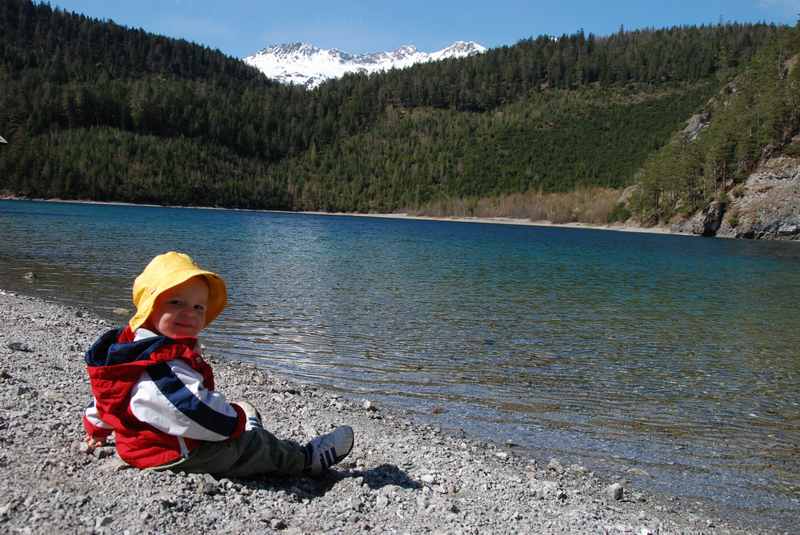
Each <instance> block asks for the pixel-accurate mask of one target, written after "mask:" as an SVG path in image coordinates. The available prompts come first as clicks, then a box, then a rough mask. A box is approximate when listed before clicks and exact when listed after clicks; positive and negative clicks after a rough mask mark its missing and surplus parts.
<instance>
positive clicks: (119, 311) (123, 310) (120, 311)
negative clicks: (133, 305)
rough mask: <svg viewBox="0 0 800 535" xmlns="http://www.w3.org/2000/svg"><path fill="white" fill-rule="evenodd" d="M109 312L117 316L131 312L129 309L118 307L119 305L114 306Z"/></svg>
mask: <svg viewBox="0 0 800 535" xmlns="http://www.w3.org/2000/svg"><path fill="white" fill-rule="evenodd" d="M111 312H112V313H113V314H115V315H117V316H129V315H130V313H131V311H130V310H128V309H127V308H120V307H117V308H115V309H114V310H112V311H111Z"/></svg>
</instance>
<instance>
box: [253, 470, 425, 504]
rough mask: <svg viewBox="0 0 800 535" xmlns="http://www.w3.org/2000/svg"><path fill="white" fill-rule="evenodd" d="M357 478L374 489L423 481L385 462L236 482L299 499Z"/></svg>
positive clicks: (413, 486)
mask: <svg viewBox="0 0 800 535" xmlns="http://www.w3.org/2000/svg"><path fill="white" fill-rule="evenodd" d="M355 477H361V478H363V480H364V483H365V484H366V485H367V486H369V488H370V489H372V490H377V489H380V488H383V487H386V486H389V485H394V486H397V487H401V488H404V489H419V488H421V487H422V485H421V484H420V483H418V482H416V481H414V480H413V479H411V478H410V477H409V476H408V474H406V473H405V472H404V471H402V470H401V469H400V468H398V467H397V466H395V465H393V464H382V465H380V466H376V467H375V468H371V469H369V470H347V471H338V470H331V471H330V472H329V473H328V474H327V475H326V476H324V477H323V478H320V479H278V480H274V479H273V480H269V481H266V480H260V481H255V480H246V479H239V480H237V482H238V483H239V484H241V485H244V486H246V487H250V488H251V489H266V490H271V491H274V492H278V491H283V492H285V493H286V494H289V495H291V496H294V497H295V498H296V499H297V500H298V501H300V500H304V499H314V498H320V497H322V496H324V495H325V494H327V492H328V491H329V490H331V489H332V488H333V487H334V486H335V485H336V484H337V483H338V482H339V481H342V480H344V479H349V478H355Z"/></svg>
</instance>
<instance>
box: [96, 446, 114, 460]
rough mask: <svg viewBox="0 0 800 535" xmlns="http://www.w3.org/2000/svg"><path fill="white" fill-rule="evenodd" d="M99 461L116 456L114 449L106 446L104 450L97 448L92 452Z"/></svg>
mask: <svg viewBox="0 0 800 535" xmlns="http://www.w3.org/2000/svg"><path fill="white" fill-rule="evenodd" d="M92 453H93V454H94V456H95V457H97V458H98V459H105V458H107V457H111V456H112V455H114V448H113V447H111V446H104V447H102V448H95V449H94V451H93V452H92Z"/></svg>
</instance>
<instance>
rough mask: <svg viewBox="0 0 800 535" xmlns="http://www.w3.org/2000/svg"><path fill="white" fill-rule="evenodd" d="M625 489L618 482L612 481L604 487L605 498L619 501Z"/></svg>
mask: <svg viewBox="0 0 800 535" xmlns="http://www.w3.org/2000/svg"><path fill="white" fill-rule="evenodd" d="M624 492H625V490H624V489H623V488H622V485H620V484H619V483H614V484H613V485H609V486H608V487H606V488H605V494H606V498H608V499H609V500H615V501H620V500H621V499H622V496H623V494H624Z"/></svg>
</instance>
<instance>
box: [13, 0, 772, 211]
mask: <svg viewBox="0 0 800 535" xmlns="http://www.w3.org/2000/svg"><path fill="white" fill-rule="evenodd" d="M784 32H785V29H783V28H776V27H774V26H770V25H735V24H732V25H719V26H706V27H681V28H671V29H665V30H639V31H632V32H627V31H623V30H622V29H621V30H620V32H618V33H616V34H614V35H611V36H606V37H598V36H594V35H591V34H589V35H585V34H584V32H582V31H579V32H577V33H575V34H573V35H564V36H561V37H558V38H555V37H550V36H541V37H538V38H531V39H527V40H523V41H520V42H519V43H517V44H516V45H514V46H510V47H502V48H498V49H494V50H490V51H488V52H487V53H485V54H482V55H480V56H475V57H471V58H465V59H461V60H448V61H444V62H439V63H430V64H424V65H418V66H416V67H413V68H410V69H406V70H402V71H391V72H388V73H384V74H381V75H377V76H372V77H366V76H360V75H351V76H347V77H345V78H343V79H341V80H336V81H331V82H329V83H326V84H324V85H323V86H322V87H320V88H318V89H316V90H314V91H306V90H304V89H302V88H297V87H287V86H282V85H279V84H276V83H273V82H270V81H269V80H267V79H266V78H264V77H263V76H262V75H261V74H260V73H258V72H257V71H255V70H254V69H252V68H250V67H248V66H246V65H244V64H243V63H242V62H240V61H239V60H236V59H233V58H229V57H226V56H224V55H223V54H221V53H220V52H218V51H213V50H210V49H208V48H206V47H202V46H199V45H195V44H191V43H188V42H186V41H181V40H173V39H167V38H164V37H160V36H157V35H152V34H148V33H146V32H144V31H142V30H132V29H127V28H124V27H122V26H119V25H117V24H115V23H113V22H110V21H97V20H92V19H89V18H86V17H84V16H80V15H74V14H70V13H66V12H63V11H60V10H54V9H52V8H51V7H49V6H48V5H44V4H34V3H31V2H29V1H25V0H4V1H3V2H2V3H0V35H2V36H3V38H2V39H0V135H2V136H3V137H5V138H6V139H7V140H8V144H7V145H2V146H0V194H2V193H6V194H16V195H27V196H34V197H61V198H83V199H96V200H118V201H131V202H161V203H169V204H189V205H219V206H240V207H252V208H283V209H337V210H362V211H366V210H381V211H383V210H394V209H398V208H409V207H415V206H420V205H423V204H425V203H427V202H429V201H431V200H435V199H441V198H451V197H465V196H487V195H498V194H504V193H512V192H521V191H528V190H539V189H541V190H543V191H567V190H570V189H572V188H575V187H576V186H592V185H604V186H622V185H625V184H628V183H630V182H631V181H632V180H633V176H634V174H635V173H636V171H637V169H639V168H640V167H641V165H642V163H643V162H644V161H645V160H646V159H647V157H648V155H650V154H651V153H652V152H653V151H655V150H657V149H658V148H659V147H661V146H663V145H664V144H665V143H666V142H667V141H668V140H669V139H670V134H671V133H672V132H674V131H675V130H676V129H677V128H679V127H680V126H681V124H682V122H683V121H684V120H685V119H686V117H688V115H690V114H691V113H692V112H693V111H695V110H697V109H699V108H700V107H701V106H702V105H703V103H704V102H706V100H707V99H708V98H709V96H711V95H713V94H715V93H716V91H717V90H718V88H719V87H720V85H721V84H722V83H724V82H726V81H727V80H728V79H729V78H730V76H732V75H733V74H735V73H736V72H738V70H739V69H740V68H741V67H742V66H744V65H747V64H749V62H750V61H751V59H752V58H753V56H754V55H755V54H756V53H757V51H758V50H759V49H761V48H762V47H763V46H764V45H765V44H767V43H769V42H773V41H774V39H776V38H777V37H778V36H780V35H781V34H782V33H784Z"/></svg>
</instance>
